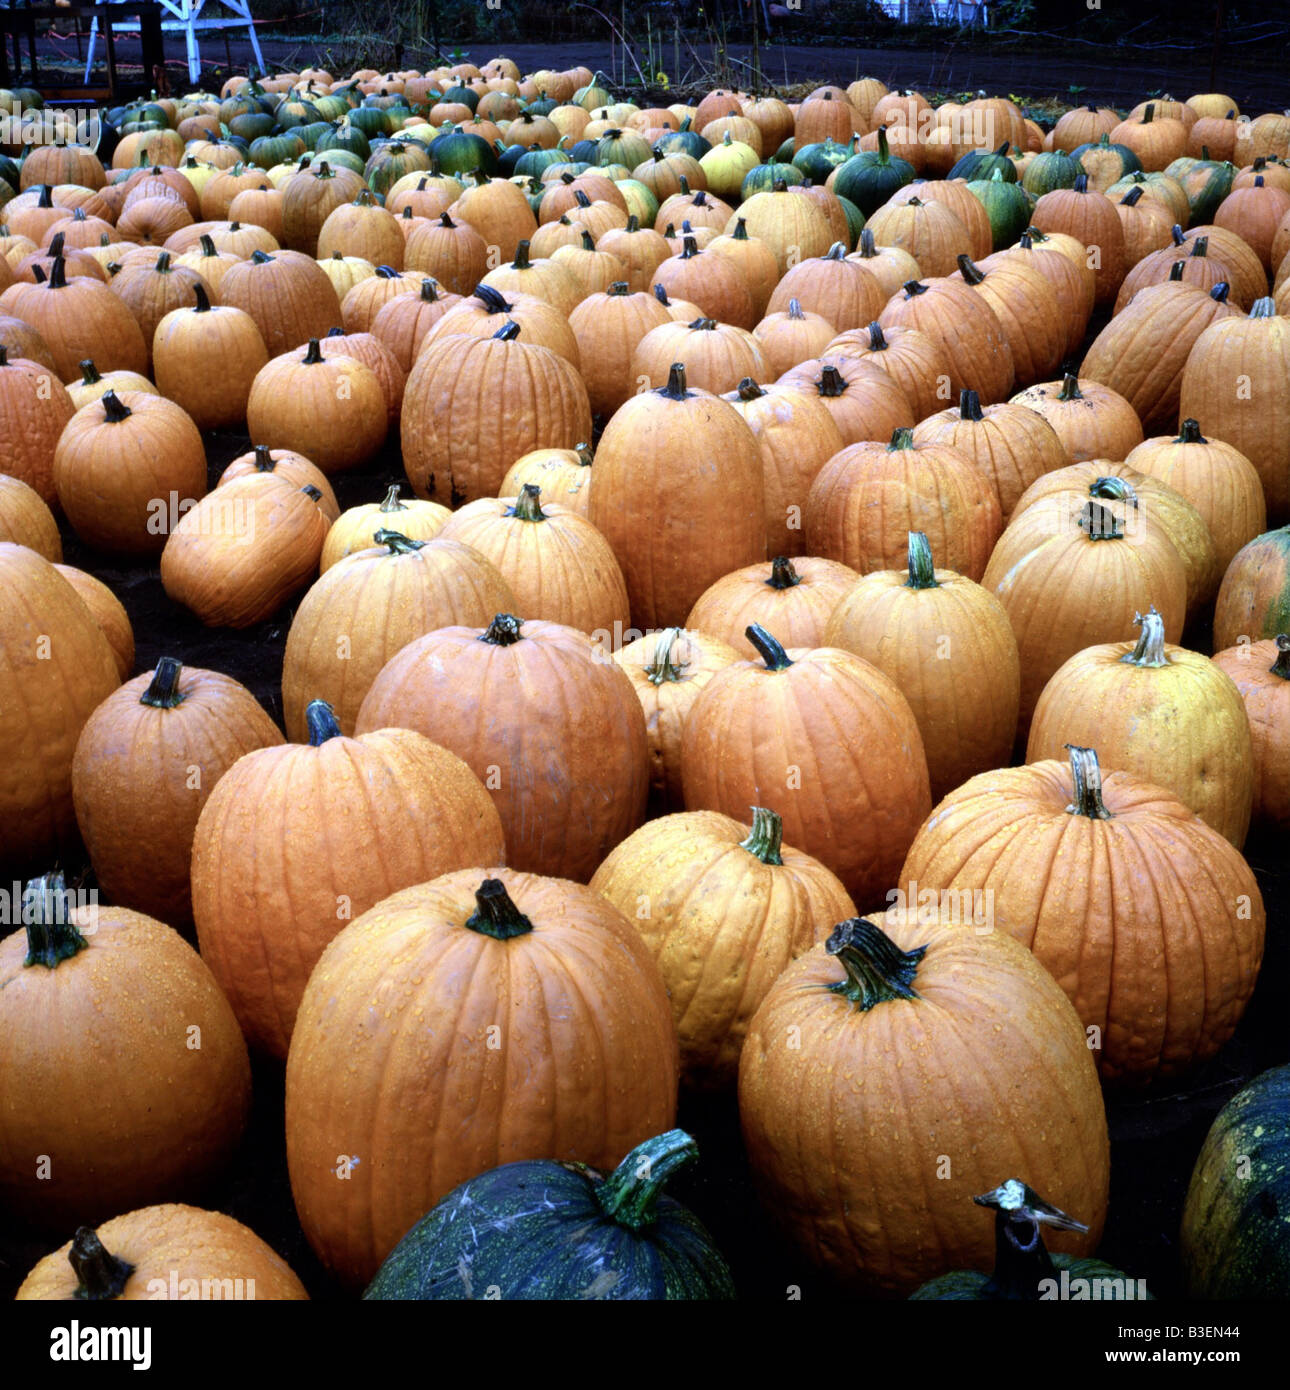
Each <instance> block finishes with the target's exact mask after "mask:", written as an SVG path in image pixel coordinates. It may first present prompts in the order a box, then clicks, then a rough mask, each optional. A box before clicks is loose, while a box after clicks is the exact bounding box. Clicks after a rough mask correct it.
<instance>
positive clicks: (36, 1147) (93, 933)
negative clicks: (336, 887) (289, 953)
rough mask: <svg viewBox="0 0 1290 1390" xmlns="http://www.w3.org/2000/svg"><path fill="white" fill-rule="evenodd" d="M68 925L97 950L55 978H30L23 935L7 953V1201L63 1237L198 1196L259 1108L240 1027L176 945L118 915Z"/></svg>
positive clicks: (1, 1048) (1, 1027)
mask: <svg viewBox="0 0 1290 1390" xmlns="http://www.w3.org/2000/svg"><path fill="white" fill-rule="evenodd" d="M68 917H69V920H70V921H71V922H73V923H74V924H75V925H76V926H77V927H78V929H79V930H80V931H81V932H82V933H83V934H84V940H85V941H86V943H87V945H86V946H85V948H84V949H82V950H80V951H78V952H77V953H76V954H75V955H73V956H71V957H70V958H69V959H66V960H63V961H60V962H59V964H57V965H56V966H54V967H53V968H52V969H50V968H47V967H46V966H44V965H30V966H24V964H23V961H24V959H25V957H26V954H27V937H26V933H25V932H23V931H21V930H20V931H16V932H14V933H13V934H12V935H10V936H7V937H6V938H5V939H4V941H0V1066H2V1067H3V1069H4V1070H3V1074H4V1077H5V1111H4V1115H3V1118H0V1201H2V1202H3V1205H4V1206H5V1207H6V1208H8V1209H9V1210H11V1211H12V1210H16V1209H21V1210H22V1211H23V1212H24V1214H25V1215H26V1216H27V1217H28V1218H29V1219H31V1220H33V1221H35V1222H36V1223H37V1224H40V1225H42V1226H49V1227H50V1228H52V1229H61V1228H66V1227H68V1226H73V1225H79V1224H81V1223H82V1222H85V1221H91V1220H103V1219H106V1218H107V1217H108V1216H109V1215H110V1214H111V1213H112V1212H117V1211H123V1210H124V1211H129V1210H130V1209H131V1208H132V1207H135V1206H139V1205H141V1204H142V1203H145V1202H151V1201H157V1200H159V1199H160V1200H165V1199H166V1198H169V1197H177V1196H182V1195H185V1194H186V1193H187V1192H189V1191H192V1190H193V1189H194V1188H196V1187H197V1186H199V1185H200V1184H201V1183H202V1182H204V1181H205V1180H206V1179H207V1178H209V1177H210V1175H211V1174H213V1173H214V1172H216V1171H217V1170H218V1169H219V1168H221V1167H222V1166H223V1164H224V1163H225V1161H226V1160H227V1159H228V1157H229V1155H230V1154H231V1153H232V1152H233V1150H234V1149H235V1148H236V1146H237V1143H238V1141H239V1140H240V1139H241V1137H242V1131H243V1129H244V1128H245V1126H246V1121H247V1117H248V1115H249V1113H250V1108H251V1066H250V1062H249V1061H248V1060H247V1055H246V1044H245V1042H243V1040H242V1035H241V1033H239V1032H238V1027H237V1020H236V1019H235V1018H234V1016H233V1011H232V1009H230V1008H229V1005H228V1001H227V1000H226V999H225V998H224V996H223V995H222V994H221V993H220V991H219V988H218V986H217V984H216V982H215V979H214V977H213V975H212V973H211V971H210V969H209V968H208V966H207V965H206V964H205V962H204V961H203V960H202V959H201V957H200V956H199V955H198V954H197V952H196V951H194V950H193V948H192V947H191V946H190V945H189V944H188V943H187V942H186V941H185V940H184V939H183V938H182V937H181V936H180V935H179V933H178V932H176V931H173V930H172V929H171V928H170V927H168V926H166V925H165V924H164V923H162V922H158V921H156V920H155V919H154V918H152V917H146V916H144V914H143V913H140V912H131V911H130V910H129V909H128V908H122V907H99V906H89V907H78V908H74V909H73V910H72V911H71V912H69V913H68ZM194 1027H195V1028H198V1029H200V1039H201V1046H200V1047H196V1048H195V1047H192V1046H190V1041H189V1039H190V1037H196V1036H198V1035H196V1034H191V1035H190V1034H189V1032H188V1030H189V1029H190V1028H194ZM41 1154H47V1155H48V1156H49V1158H50V1176H48V1177H46V1178H41V1177H38V1175H37V1170H38V1163H39V1156H40V1155H41Z"/></svg>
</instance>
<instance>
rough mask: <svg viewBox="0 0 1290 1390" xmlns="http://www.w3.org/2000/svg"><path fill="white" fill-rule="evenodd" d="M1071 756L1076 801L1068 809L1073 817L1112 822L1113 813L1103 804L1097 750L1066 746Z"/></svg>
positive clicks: (1100, 768)
mask: <svg viewBox="0 0 1290 1390" xmlns="http://www.w3.org/2000/svg"><path fill="white" fill-rule="evenodd" d="M1066 749H1067V751H1068V752H1069V753H1070V755H1071V781H1072V782H1073V783H1074V786H1075V800H1074V801H1072V802H1071V804H1070V805H1069V806H1068V807H1067V808H1066V810H1067V812H1068V813H1069V814H1070V815H1072V816H1087V817H1088V818H1089V820H1110V819H1111V813H1110V811H1108V810H1107V809H1106V807H1105V806H1104V805H1103V803H1102V767H1101V764H1100V763H1099V762H1098V760H1097V750H1096V749H1093V748H1079V747H1077V746H1076V745H1075V744H1073V743H1068V744H1067V745H1066Z"/></svg>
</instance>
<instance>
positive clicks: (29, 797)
mask: <svg viewBox="0 0 1290 1390" xmlns="http://www.w3.org/2000/svg"><path fill="white" fill-rule="evenodd" d="M0 592H3V593H4V595H5V601H4V603H3V604H0V687H3V689H4V690H5V692H6V698H5V699H4V701H3V702H0V827H3V828H2V829H0V864H4V865H10V864H11V865H13V866H15V867H21V868H22V869H23V870H24V871H29V870H30V866H31V864H32V863H33V862H38V861H40V860H43V859H45V858H46V857H47V856H48V855H50V854H52V853H55V852H56V851H57V850H58V849H59V848H60V847H61V846H62V845H63V844H64V843H65V842H66V841H67V840H69V839H70V838H71V837H72V835H73V834H74V832H75V826H76V817H75V812H74V810H73V807H72V756H73V753H74V752H75V748H76V740H77V738H78V736H79V735H80V732H81V729H82V728H83V727H84V724H85V721H86V720H87V719H88V718H89V717H90V715H91V714H92V713H93V712H94V710H95V708H96V707H97V706H98V705H99V704H100V702H101V701H103V700H105V699H106V698H107V697H108V696H109V695H110V694H111V693H112V692H113V691H114V690H115V689H116V688H117V686H118V685H120V683H121V678H120V676H119V675H118V674H117V667H116V661H115V659H114V658H113V655H112V648H111V647H110V646H109V645H108V641H107V638H106V637H104V635H103V632H102V630H101V629H100V628H99V625H98V624H97V623H96V622H95V621H94V615H93V614H92V613H91V612H90V611H89V609H88V608H87V607H86V606H85V604H84V603H82V602H81V600H80V599H79V598H78V597H77V594H76V591H75V590H74V589H73V588H72V586H71V585H70V584H69V583H68V582H67V581H66V580H65V579H63V578H62V576H61V575H60V574H59V573H58V571H57V570H56V569H55V568H54V566H53V565H51V564H50V563H49V561H48V560H46V559H44V558H43V557H42V556H40V555H38V554H37V553H36V552H35V551H34V550H28V549H27V548H26V546H21V545H13V544H11V543H10V542H8V541H5V542H3V543H0ZM46 644H47V646H46ZM45 651H47V657H46V659H43V660H42V659H41V653H42V652H45Z"/></svg>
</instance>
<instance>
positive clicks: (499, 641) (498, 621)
mask: <svg viewBox="0 0 1290 1390" xmlns="http://www.w3.org/2000/svg"><path fill="white" fill-rule="evenodd" d="M523 625H524V624H523V621H522V619H520V618H517V617H516V616H515V614H514V613H498V614H497V616H496V617H495V618H494V619H493V621H492V622H491V623H489V624H488V626H487V627H486V628H485V629H484V630H483V632H481V633H480V634H479V640H480V641H481V642H487V643H488V644H489V645H490V646H494V647H513V646H514V645H515V643H516V642H518V641H519V640H520V638H521V637H522V636H523V633H521V632H520V628H521V627H523Z"/></svg>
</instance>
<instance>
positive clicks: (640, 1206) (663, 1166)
mask: <svg viewBox="0 0 1290 1390" xmlns="http://www.w3.org/2000/svg"><path fill="white" fill-rule="evenodd" d="M698 1156H699V1146H698V1145H697V1144H696V1143H695V1142H694V1140H693V1139H691V1138H690V1136H689V1135H688V1134H687V1133H686V1132H685V1131H684V1130H683V1129H670V1130H668V1132H667V1133H666V1134H660V1135H658V1137H657V1138H654V1139H647V1140H646V1141H645V1142H644V1143H643V1144H638V1145H637V1146H636V1148H634V1149H633V1150H632V1151H631V1153H629V1154H628V1155H627V1157H626V1158H625V1159H623V1161H622V1162H621V1163H620V1164H619V1165H618V1167H617V1168H615V1169H614V1171H613V1172H612V1173H610V1174H609V1175H608V1176H607V1177H606V1178H605V1179H604V1181H603V1182H601V1183H600V1184H599V1185H598V1186H597V1187H596V1200H597V1202H599V1203H600V1209H601V1211H603V1212H604V1213H605V1215H606V1216H607V1217H608V1218H609V1219H610V1220H611V1221H613V1222H615V1223H616V1224H617V1225H619V1226H626V1227H627V1229H628V1230H629V1231H639V1230H641V1229H643V1228H644V1227H646V1226H649V1225H650V1224H652V1222H653V1220H654V1206H655V1203H656V1202H657V1201H658V1196H659V1193H660V1192H661V1191H662V1189H663V1186H664V1184H665V1183H666V1182H667V1181H668V1179H669V1178H670V1177H671V1176H672V1174H673V1173H675V1172H676V1171H677V1169H678V1168H683V1167H684V1166H685V1165H686V1164H687V1163H692V1162H693V1161H694V1160H695V1159H696V1158H698Z"/></svg>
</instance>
